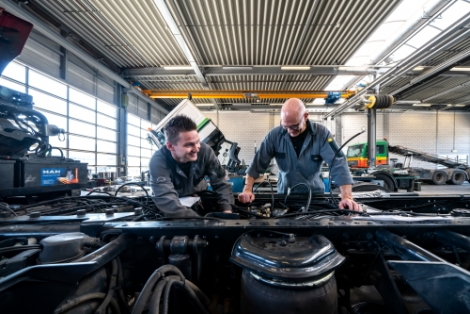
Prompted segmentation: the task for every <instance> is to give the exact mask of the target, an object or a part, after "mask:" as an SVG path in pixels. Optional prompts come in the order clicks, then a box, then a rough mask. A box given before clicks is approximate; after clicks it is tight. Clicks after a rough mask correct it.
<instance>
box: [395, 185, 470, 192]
mask: <svg viewBox="0 0 470 314" xmlns="http://www.w3.org/2000/svg"><path fill="white" fill-rule="evenodd" d="M403 191H404V190H400V192H403ZM415 192H416V193H418V194H419V195H435V194H439V195H441V194H446V195H462V194H468V195H470V183H468V182H465V183H464V184H462V185H449V184H444V185H432V184H424V183H423V184H422V185H421V191H415Z"/></svg>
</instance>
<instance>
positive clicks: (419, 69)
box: [413, 67, 424, 71]
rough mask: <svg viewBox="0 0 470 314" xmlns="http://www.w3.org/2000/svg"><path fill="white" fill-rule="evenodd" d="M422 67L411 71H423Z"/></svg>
mask: <svg viewBox="0 0 470 314" xmlns="http://www.w3.org/2000/svg"><path fill="white" fill-rule="evenodd" d="M423 70H424V67H416V68H414V69H413V71H423Z"/></svg>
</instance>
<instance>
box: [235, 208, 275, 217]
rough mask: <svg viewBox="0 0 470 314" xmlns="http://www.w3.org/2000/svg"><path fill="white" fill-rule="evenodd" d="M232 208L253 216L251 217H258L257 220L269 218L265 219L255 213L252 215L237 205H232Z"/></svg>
mask: <svg viewBox="0 0 470 314" xmlns="http://www.w3.org/2000/svg"><path fill="white" fill-rule="evenodd" d="M232 208H235V209H236V210H237V211H240V212H242V213H245V214H248V215H251V216H254V217H257V218H264V219H266V218H267V217H264V216H262V215H258V214H255V213H252V212H250V211H248V210H245V209H243V208H241V207H240V206H237V205H232Z"/></svg>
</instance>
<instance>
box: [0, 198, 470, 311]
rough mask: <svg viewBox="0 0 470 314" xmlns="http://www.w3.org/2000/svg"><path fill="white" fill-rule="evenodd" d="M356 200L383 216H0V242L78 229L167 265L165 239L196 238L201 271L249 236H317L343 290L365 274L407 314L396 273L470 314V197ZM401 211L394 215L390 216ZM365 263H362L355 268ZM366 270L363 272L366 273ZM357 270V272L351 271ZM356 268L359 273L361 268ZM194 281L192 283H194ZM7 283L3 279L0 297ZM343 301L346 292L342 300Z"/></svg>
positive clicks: (430, 297)
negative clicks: (334, 255) (334, 257)
mask: <svg viewBox="0 0 470 314" xmlns="http://www.w3.org/2000/svg"><path fill="white" fill-rule="evenodd" d="M276 200H280V201H282V198H281V197H276ZM291 200H293V201H298V202H304V201H305V197H301V196H298V197H296V196H293V197H292V198H291ZM257 201H258V202H260V203H262V202H269V201H271V197H268V196H265V195H257ZM358 201H359V202H361V201H362V202H363V203H364V204H367V203H368V204H370V205H373V206H374V208H379V209H382V210H385V211H384V212H383V213H381V214H380V215H378V214H372V211H370V215H369V216H367V215H342V216H323V217H318V218H315V219H310V220H301V219H299V220H296V219H293V218H291V219H288V218H281V219H274V218H270V219H234V220H226V219H214V218H212V219H208V218H202V217H201V219H189V220H181V219H172V220H162V221H134V222H133V221H123V220H125V219H126V218H132V217H133V216H134V213H107V214H83V213H80V214H78V215H71V216H43V217H37V216H30V217H28V216H20V217H8V218H0V239H5V238H9V237H36V238H43V237H47V236H50V235H55V234H60V233H66V232H83V233H85V234H87V235H89V236H93V237H97V236H100V235H103V234H115V235H119V234H125V235H126V236H127V237H132V238H133V239H134V241H135V243H137V244H140V245H144V246H146V247H150V248H154V249H155V250H156V251H157V252H158V253H157V255H161V257H162V261H165V260H166V261H167V260H168V259H167V257H168V256H166V258H165V252H166V253H167V254H170V253H169V252H168V251H169V249H168V247H169V246H168V244H169V243H170V241H173V240H174V239H179V241H180V242H177V241H175V243H182V242H181V237H186V239H193V240H190V242H191V241H192V243H196V240H197V241H204V242H206V243H207V244H208V247H206V248H205V249H203V250H201V251H204V254H199V253H198V254H197V255H198V258H199V260H198V261H196V264H197V267H198V268H207V267H210V266H209V265H213V264H214V263H215V262H214V259H217V260H218V262H217V263H225V264H230V263H229V262H228V259H229V257H230V251H231V248H232V246H233V244H234V243H235V241H236V240H237V238H238V237H239V236H241V235H243V234H245V233H248V232H250V233H252V234H253V235H255V236H256V235H268V236H273V237H276V236H279V234H281V233H282V234H295V235H296V236H311V235H315V234H321V235H324V236H325V237H327V238H328V239H329V240H330V241H331V242H333V244H334V245H335V247H336V249H337V250H338V251H339V252H340V253H341V254H343V255H345V256H346V257H347V259H346V263H345V264H344V265H343V266H342V267H341V268H340V269H338V270H337V274H338V275H337V277H338V286H339V287H340V288H341V287H347V288H353V287H354V286H357V285H358V284H363V283H365V282H362V280H360V278H363V277H364V274H366V277H365V278H366V279H367V280H366V281H367V283H368V284H373V285H375V287H376V288H377V290H378V291H379V293H380V294H381V295H382V296H383V302H384V304H385V306H386V307H387V308H388V311H389V312H390V313H404V312H403V311H404V310H405V309H406V307H405V303H404V300H403V298H402V296H401V292H400V291H399V290H400V289H399V288H398V287H397V284H396V280H395V279H396V276H397V274H399V277H400V278H401V279H402V280H404V281H406V283H407V284H408V285H409V286H411V287H412V288H413V289H414V291H415V292H416V293H417V294H418V295H419V296H420V297H421V298H422V299H423V300H424V301H425V302H426V303H427V304H428V305H429V306H430V307H431V309H432V310H434V311H435V312H436V313H464V312H470V305H469V304H467V302H466V301H465V299H466V296H467V295H468V287H469V286H470V272H468V271H467V267H468V266H469V265H470V262H469V261H470V258H469V257H468V254H467V253H468V252H470V211H469V210H467V209H466V208H468V206H469V205H470V196H467V195H458V196H457V195H456V196H428V197H423V196H421V197H417V196H415V195H410V194H406V195H399V194H397V195H396V196H394V197H390V198H379V199H358ZM315 202H318V203H325V202H326V203H328V202H330V200H329V199H328V198H317V199H315V201H314V202H312V203H315ZM370 205H369V206H370ZM365 207H366V208H367V205H366V206H365ZM398 208H399V209H400V210H399V211H395V212H392V211H391V210H392V209H395V210H396V209H398ZM407 210H409V212H407ZM420 212H421V213H425V214H419V213H420ZM433 213H434V214H433ZM436 214H438V215H436ZM165 241H166V242H165ZM183 242H184V241H183ZM111 243H112V242H111ZM171 243H172V244H173V242H171ZM179 250H181V247H180V248H179ZM214 254H215V256H217V257H216V258H214ZM221 261H222V262H221ZM364 261H367V262H365V264H367V265H362V266H360V265H359V264H360V263H364ZM365 266H367V267H366V268H367V269H366V270H364V269H363V268H364V267H365ZM232 267H233V265H232ZM354 267H356V271H351V269H354ZM361 267H362V270H359V271H358V269H359V268H361ZM72 273H73V272H72ZM203 273H204V270H203ZM374 274H375V275H374ZM377 274H378V275H377ZM199 276H200V274H199V272H198V274H197V277H199ZM33 277H34V276H33ZM194 277H196V276H194ZM193 280H194V281H196V282H197V279H196V278H193ZM201 284H203V283H201ZM9 285H10V283H8V282H5V280H0V293H1V291H2V290H4V289H6V288H7V287H8V286H9ZM343 298H344V297H343ZM348 298H349V295H347V296H346V299H348ZM348 301H349V300H345V301H344V303H347V302H348Z"/></svg>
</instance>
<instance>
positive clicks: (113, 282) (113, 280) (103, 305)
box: [95, 259, 118, 314]
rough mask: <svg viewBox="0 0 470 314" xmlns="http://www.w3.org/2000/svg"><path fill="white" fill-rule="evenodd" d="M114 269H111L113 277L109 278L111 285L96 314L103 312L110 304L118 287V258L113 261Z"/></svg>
mask: <svg viewBox="0 0 470 314" xmlns="http://www.w3.org/2000/svg"><path fill="white" fill-rule="evenodd" d="M111 264H112V269H111V279H110V280H109V287H108V292H107V293H106V297H105V298H104V300H103V302H101V304H100V306H99V307H98V309H97V310H96V311H95V314H101V313H103V311H104V310H105V309H106V307H107V306H108V304H109V302H111V299H112V297H113V294H114V289H115V288H116V283H117V278H118V263H117V261H116V259H113V260H112V261H111Z"/></svg>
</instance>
